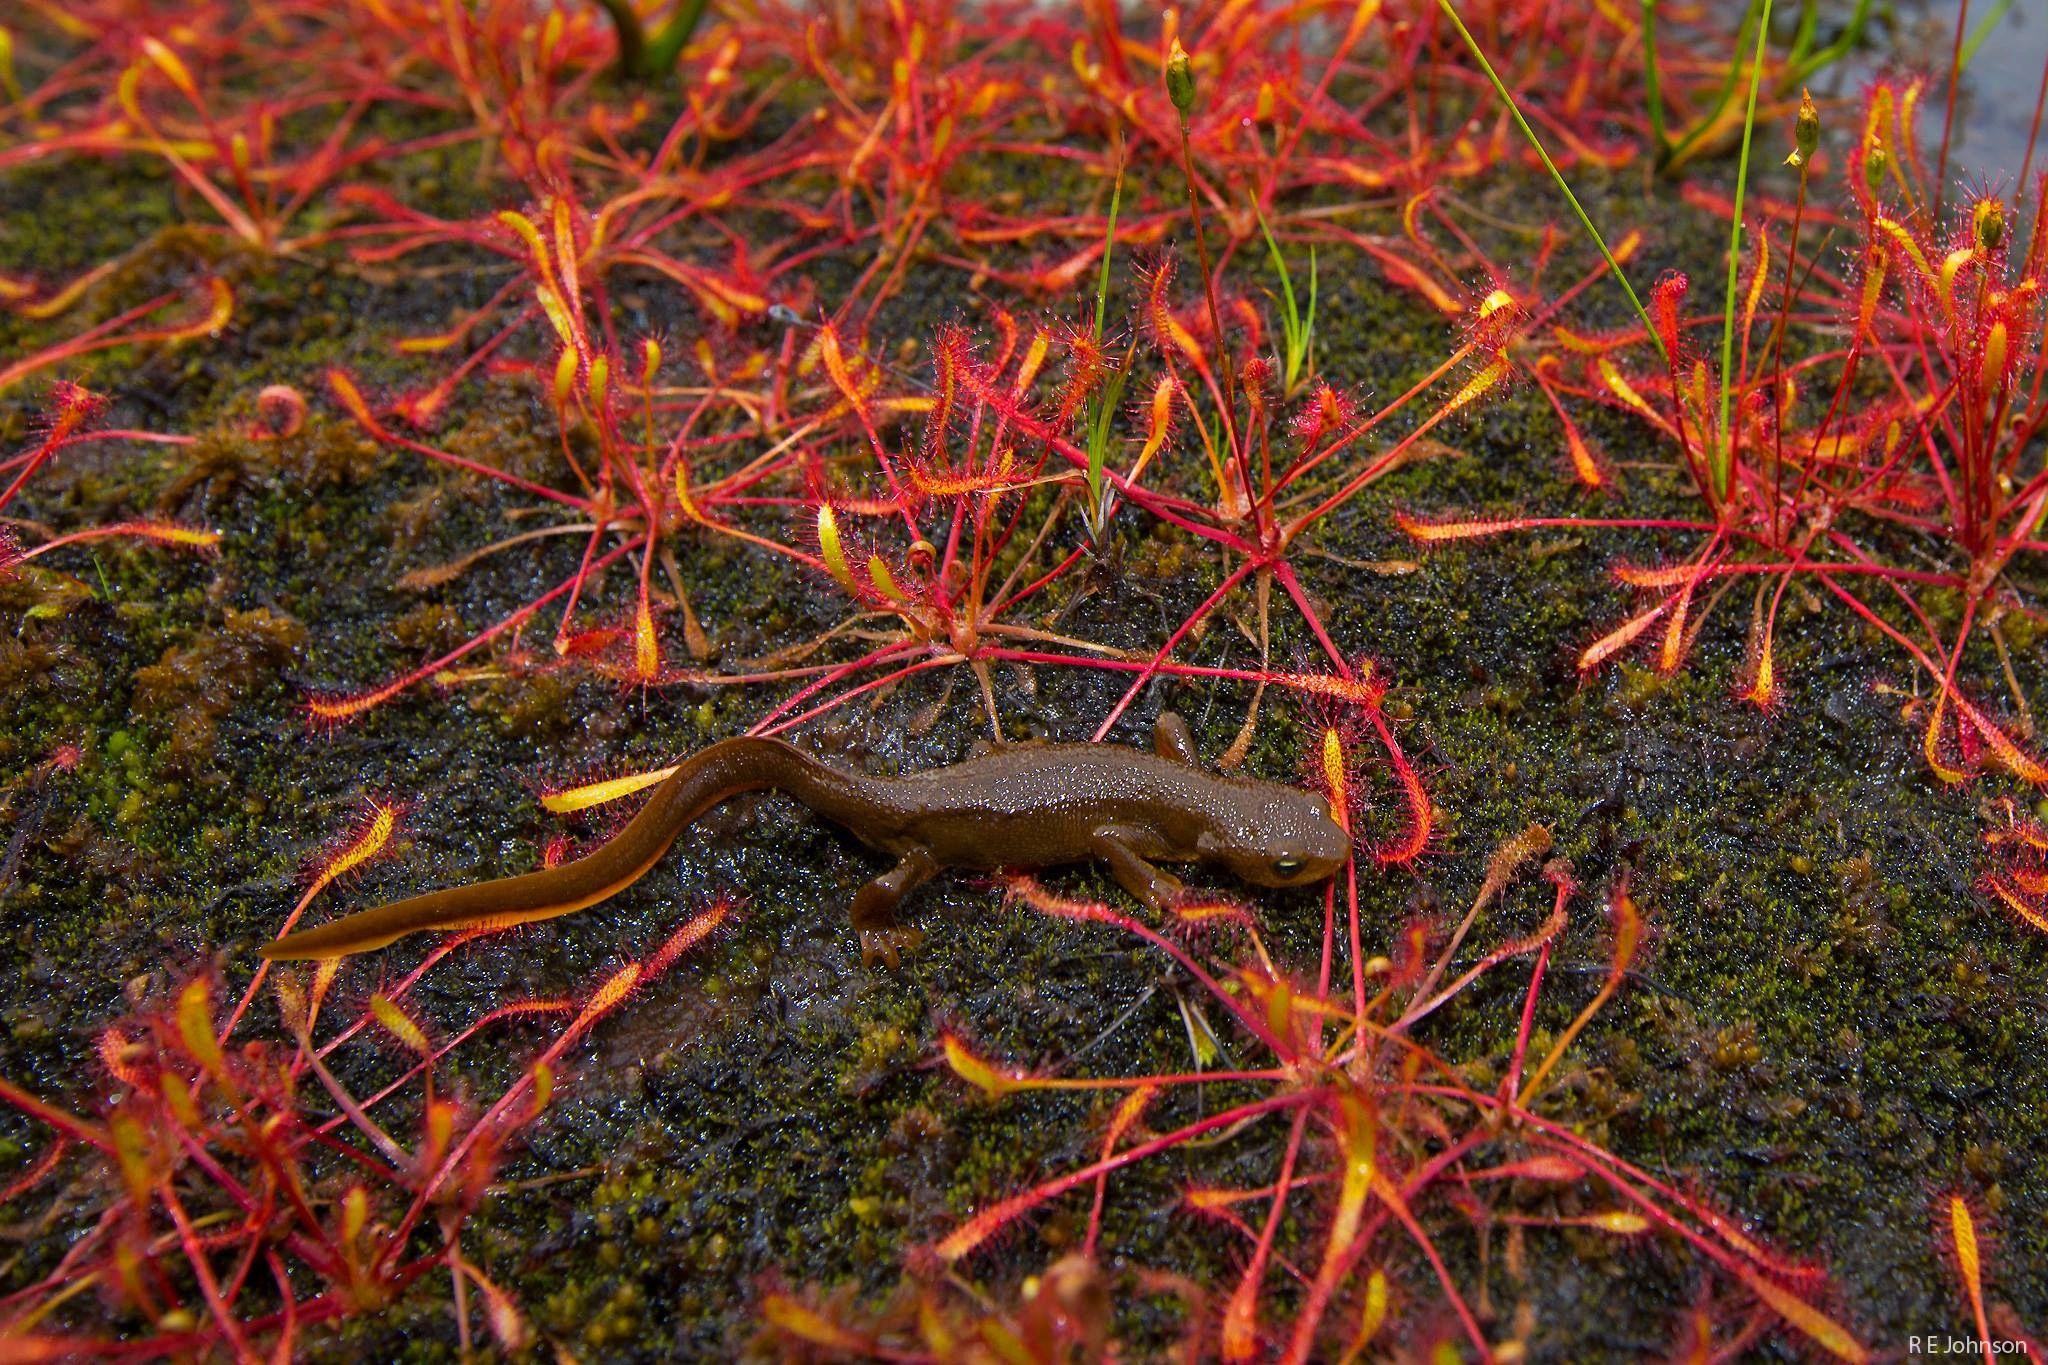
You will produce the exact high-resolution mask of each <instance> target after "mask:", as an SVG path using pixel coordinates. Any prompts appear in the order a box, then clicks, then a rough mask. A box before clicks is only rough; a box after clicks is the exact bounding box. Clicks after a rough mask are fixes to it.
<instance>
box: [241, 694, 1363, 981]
mask: <svg viewBox="0 0 2048 1365" xmlns="http://www.w3.org/2000/svg"><path fill="white" fill-rule="evenodd" d="M1154 740H1155V746H1154V747H1155V749H1156V752H1154V753H1145V752H1143V751H1142V750H1136V749H1128V748H1123V747H1121V746H1117V745H1107V744H1043V745H1026V746H1018V747H1014V748H1001V749H996V750H994V751H992V752H990V753H987V754H984V755H982V756H980V757H977V758H970V759H968V760H967V761H966V762H964V763H955V764H953V765H952V766H950V767H945V768H936V769H933V770H931V771H929V772H923V773H913V774H910V775H908V776H905V777H893V778H891V777H868V776H864V775H862V774H858V773H850V772H846V771H844V770H843V769H839V768H835V767H832V766H830V765H829V764H825V763H821V762H819V761H818V760H817V759H815V758H812V757H810V756H809V755H808V754H806V753H804V752H803V751H802V750H800V749H797V748H795V747H793V746H791V745H789V744H786V743H784V742H783V741H781V740H779V739H752V738H745V739H729V740H725V741H723V742H722V743H718V744H714V745H712V746H711V747H710V748H708V749H704V750H702V751H700V752H699V753H697V754H696V755H694V756H693V757H691V758H690V759H688V760H686V761H685V762H684V763H683V764H682V766H681V767H679V768H677V769H676V771H675V772H674V774H672V775H671V776H670V777H669V778H668V779H667V780H666V781H664V782H663V783H662V784H661V785H660V786H659V787H657V788H655V790H654V796H653V798H652V799H650V800H649V801H648V803H647V805H646V806H645V807H644V808H643V809H642V810H641V811H640V813H639V814H638V815H636V816H634V817H633V820H632V822H631V823H630V824H628V825H627V826H626V827H625V828H624V829H623V830H620V831H619V833H618V834H616V835H614V836H613V837H612V838H611V839H609V840H607V841H606V842H605V843H604V844H602V845H601V846H599V847H598V848H597V849H596V850H595V851H594V852H592V853H590V854H589V855H588V856H586V857H583V858H579V859H577V860H576V861H575V862H571V863H564V864H562V865H561V866H560V867H554V868H549V869H547V870H545V871H542V872H529V873H527V874H526V875H524V876H520V877H506V878H503V879H501V880H498V881H492V882H475V883H472V884H470V885H468V886H455V887H449V888H448V889H446V890H444V891H434V892H430V893H429V894H427V895H424V896H414V897H412V898H411V899H409V900H402V901H394V902H392V903H391V904H389V905H380V906H378V907H377V908H376V909H374V910H365V911H362V912H361V913H359V914H354V915H349V916H347V917H346V918H343V919H339V920H336V921H335V922H334V923H332V924H324V925H321V926H320V927H319V928H317V929H307V930H304V931H302V932H300V933H296V934H291V935H289V936H287V937H285V938H281V939H279V940H278V941H276V942H275V943H272V944H269V945H268V946H266V947H265V948H264V949H263V956H264V957H267V958H271V959H273V960H277V959H287V960H289V959H310V958H329V957H343V956H346V955H348V954H350V953H362V952H368V951H370V950H371V949H374V948H382V947H383V946H384V945H386V944H387V943H390V942H392V941H393V940H394V939H398V938H402V937H403V936H405V935H406V934H413V933H418V932H420V931H422V930H428V929H474V928H486V927H488V928H501V927H505V926H508V925H513V924H523V923H526V922H527V921H529V920H539V919H551V918H553V917H554V916H556V915H566V914H570V913H572V912H574V911H577V910H581V909H584V908H585V907H587V906H591V905H595V904H597V903H598V902H599V901H602V900H606V899H608V898H609V897H611V896H614V895H616V894H617V893H618V892H620V891H622V890H624V889H625V888H626V887H628V886H630V885H632V884H633V883H634V882H636V881H638V880H639V879H640V878H641V877H642V876H644V875H646V873H647V872H648V870H649V869H650V868H652V867H653V866H654V865H655V864H656V863H657V862H659V861H661V859H662V856H663V855H664V854H666V853H667V852H668V850H669V847H670V845H672V844H674V843H675V841H676V838H677V837H678V836H679V835H680V834H682V832H683V831H684V830H685V829H687V828H689V826H690V824H691V823H692V822H694V821H695V820H696V819H697V817H698V816H700V815H702V814H703V813H704V812H705V811H706V810H708V809H710V808H711V807H712V806H715V805H717V804H718V803H719V802H721V801H724V800H725V799H727V798H728V797H731V796H735V795H737V794H739V793H741V792H745V791H752V790H756V789H759V788H764V787H772V788H774V789H775V790H777V791H781V792H784V793H786V794H788V795H789V796H792V797H794V798H795V799H796V800H798V801H801V802H802V803H803V804H804V805H806V806H809V807H810V808H811V809H812V810H814V811H816V812H817V813H818V814H820V815H822V816H824V817H825V818H826V819H828V820H831V821H833V822H835V823H836V824H840V825H843V826H845V827H846V828H847V829H848V830H849V831H851V832H852V833H853V834H854V835H855V836H856V837H857V838H859V839H860V840H861V841H862V842H863V843H865V844H867V845H868V846H869V847H871V848H874V849H877V850H879V851H881V852H883V853H888V854H891V855H893V856H894V857H895V858H896V859H897V862H896V865H895V866H894V867H892V868H890V869H889V870H888V871H887V872H884V873H883V874H882V875H881V876H879V877H876V878H875V879H874V880H873V881H871V882H869V883H868V884H867V885H866V886H863V887H862V888H861V889H860V892H859V893H858V894H857V895H856V896H855V897H854V901H853V907H852V915H853V923H854V927H855V928H856V929H858V930H859V931H860V933H861V944H862V948H863V950H864V951H865V952H867V953H870V954H873V953H881V954H883V955H885V956H888V957H890V958H891V959H893V958H894V955H895V953H894V950H895V947H896V946H897V944H898V943H900V942H902V941H903V940H904V939H905V937H906V936H905V935H904V934H902V933H900V932H892V931H891V929H890V926H891V925H892V924H893V923H894V918H895V911H896V906H897V904H898V903H899V902H900V901H902V899H903V898H904V897H905V896H906V895H908V894H909V893H910V892H911V891H912V890H914V889H916V888H917V887H918V886H920V885H922V884H923V883H924V882H926V881H928V880H930V879H931V877H932V876H933V875H935V874H936V873H937V872H938V871H939V869H941V868H947V867H955V868H968V869H973V870H980V871H996V870H1015V869H1025V868H1038V867H1051V866H1056V865H1058V864H1061V863H1080V862H1089V861H1093V860H1100V861H1101V862H1104V863H1107V864H1108V865H1109V870H1110V872H1111V873H1112V874H1113V875H1114V876H1115V877H1116V879H1117V881H1118V882H1119V883H1121V884H1122V885H1123V887H1124V888H1125V889H1126V890H1127V891H1129V892H1130V893H1131V894H1132V895H1134V896H1136V897H1137V898H1138V899H1140V900H1142V901H1144V902H1145V903H1146V904H1147V905H1150V906H1152V907H1153V908H1154V909H1159V908H1162V907H1163V906H1164V905H1165V904H1166V903H1167V902H1168V901H1169V900H1170V899H1171V898H1172V897H1173V895H1174V894H1175V892H1177V891H1178V890H1179V889H1180V883H1179V882H1178V881H1176V880H1175V879H1174V878H1173V877H1171V876H1169V875H1168V874H1166V873H1164V872H1161V871H1160V870H1159V869H1158V868H1157V867H1155V866H1154V864H1155V863H1160V862H1166V863H1209V864H1214V865H1217V866H1220V867H1223V868H1225V869H1227V870H1228V871H1230V872H1231V873H1233V874H1234V875H1235V876H1237V877H1238V878H1239V879H1241V880H1243V881H1247V882H1252V883H1255V884H1257V885H1260V886H1304V885H1307V884H1309V883H1312V882H1318V881H1321V880H1322V879H1324V878H1325V877H1328V876H1330V875H1331V874H1332V873H1333V872H1335V871H1336V870H1337V869H1338V868H1340V867H1342V866H1343V865H1344V860H1345V859H1346V858H1348V857H1349V856H1350V854H1351V840H1350V837H1349V836H1348V835H1347V834H1346V833H1345V832H1344V829H1343V827H1342V826H1340V825H1339V824H1338V823H1337V822H1336V821H1335V820H1333V819H1332V818H1331V817H1330V812H1329V808H1328V807H1327V805H1325V804H1324V802H1322V801H1321V800H1319V799H1317V798H1316V797H1313V796H1310V795H1309V794H1307V793H1306V792H1302V791H1299V790H1297V789H1296V788H1294V787H1290V786H1286V785H1283V784H1281V783H1278V782H1265V781H1260V780H1257V779H1254V778H1244V777H1225V776H1221V775H1219V774H1216V773H1211V772H1207V771H1205V770H1203V769H1201V768H1198V767H1196V766H1195V763H1194V745H1193V742H1192V739H1191V737H1190V736H1189V734H1188V730H1187V726H1186V724H1185V723H1183V722H1182V721H1181V719H1180V718H1179V717H1178V716H1175V715H1172V714H1170V713H1169V714H1166V715H1162V716H1161V717H1160V718H1159V724H1158V727H1157V729H1156V730H1155V732H1154Z"/></svg>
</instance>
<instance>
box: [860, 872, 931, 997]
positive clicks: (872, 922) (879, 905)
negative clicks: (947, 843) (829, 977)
mask: <svg viewBox="0 0 2048 1365" xmlns="http://www.w3.org/2000/svg"><path fill="white" fill-rule="evenodd" d="M938 870H939V864H938V862H937V860H936V859H934V858H933V857H932V855H931V852H930V851H929V850H927V849H923V848H913V849H911V850H910V852H908V853H906V854H904V855H903V857H902V859H901V860H900V861H899V862H898V863H897V864H896V866H894V867H892V868H890V869H889V870H888V871H887V872H884V873H883V874H882V875H881V876H879V877H877V878H875V879H874V880H873V881H871V882H869V883H868V884H867V885H866V886H863V887H862V888H861V889H860V890H859V891H858V892H856V893H855V895H854V898H853V914H852V918H853V927H854V929H855V931H856V932H858V933H859V934H860V962H861V965H862V966H863V967H870V966H873V965H874V961H875V959H876V958H878V957H879V958H880V959H882V961H884V962H886V963H888V964H889V966H890V967H891V968H894V967H895V966H896V963H897V956H896V954H897V950H898V949H900V948H915V947H916V946H917V945H918V943H919V942H921V941H922V940H923V938H924V935H923V934H921V933H919V932H918V931H917V930H915V929H907V928H903V927H901V926H899V925H898V924H897V923H896V907H897V906H898V905H900V904H901V903H902V901H903V898H904V897H905V896H907V895H909V894H910V893H911V892H912V891H915V890H916V889H917V888H918V887H920V886H923V885H924V884H925V883H926V882H928V881H930V880H931V879H932V877H933V876H934V875H935V874H936V873H937V872H938Z"/></svg>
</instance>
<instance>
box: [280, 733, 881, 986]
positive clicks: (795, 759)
mask: <svg viewBox="0 0 2048 1365" xmlns="http://www.w3.org/2000/svg"><path fill="white" fill-rule="evenodd" d="M872 781H873V780H872V779H869V778H865V777H860V776H858V775H856V774H853V773H847V772H842V771H840V770H839V769H837V768H832V767H828V766H826V765H825V764H823V763H820V762H818V761H817V760H816V759H814V758H812V757H810V756H809V755H808V754H806V753H804V752H803V751H802V750H800V749H797V748H795V747H793V746H791V745H789V744H785V743H784V742H783V741H781V740H779V739H754V738H741V739H728V740H724V741H721V742H720V743H717V744H714V745H712V746H711V747H710V748H708V749H704V750H701V751H700V752H698V753H696V754H693V755H692V756H691V757H690V758H689V759H687V760H685V761H684V763H683V764H682V766H681V767H679V768H677V769H676V771H675V772H674V773H672V774H671V775H670V776H669V778H668V780H667V781H665V782H663V783H662V784H661V785H660V786H659V787H656V788H655V789H654V795H653V797H652V798H650V799H649V801H648V802H647V804H646V806H644V807H643V808H642V809H641V811H640V813H639V814H638V815H636V816H634V817H633V819H632V821H631V823H629V824H628V825H627V826H626V827H625V828H624V829H622V830H620V831H619V832H618V833H617V834H616V835H614V836H612V837H611V838H610V839H608V840H606V841H605V842H604V843H603V844H601V845H599V846H598V847H597V848H596V849H594V850H592V851H591V852H590V853H589V854H587V855H585V856H584V857H581V858H578V859H577V860H576V861H574V862H570V863H563V864H562V865H561V866H560V867H551V868H548V869H546V870H544V871H540V872H528V873H526V874H525V875H523V876H518V877H504V878H500V879H499V880H497V881H491V882H472V883H470V884H469V885H467V886H451V887H448V888H446V889H445V890H441V891H432V892H429V893H428V894H426V895H424V896H414V897H411V898H410V899H408V900H402V901H393V902H391V903H390V904H389V905H380V906H378V907H376V908H375V909H373V910H364V911H361V912H359V913H357V914H353V915H348V916H346V917H344V918H342V919H338V920H336V921H334V922H333V923H332V924H323V925H321V926H320V927H319V928H317V929H305V930H301V931H300V932H299V933H296V934H289V935H286V936H285V937H284V938H281V939H278V940H277V941H276V942H274V943H270V944H266V945H265V946H264V948H263V950H262V952H263V956H264V957H266V958H269V959H271V960H272V961H295V960H307V959H317V958H329V957H345V956H347V955H349V954H351V953H364V952H369V951H371V950H372V949H375V948H382V947H383V946H384V945H385V944H387V943H390V942H392V941H393V940H395V939H399V938H403V937H404V936H405V935H407V934H415V933H419V932H421V931H423V930H428V929H485V928H489V929H498V928H505V927H508V926H510V925H514V924H525V923H527V922H528V921H530V920H541V919H552V918H554V917H555V916H556V915H567V914H573V913H574V912H576V911H578V910H582V909H585V908H586V907H588V906H592V905H596V904H597V903H598V902H599V901H602V900H608V899H610V898H611V897H612V896H615V895H617V894H618V893H619V892H621V891H623V890H625V889H626V888H627V887H629V886H631V885H632V884H633V883H634V882H636V881H639V880H640V878H642V877H643V876H645V875H646V874H647V872H648V870H649V869H651V868H652V867H653V866H654V865H655V864H656V863H658V862H660V861H661V859H662V856H663V855H664V854H666V853H667V852H668V850H669V848H670V846H671V845H673V844H674V843H675V841H676V838H677V836H679V835H680V834H681V833H682V832H683V831H684V830H685V829H687V828H689V826H690V824H691V823H692V822H693V821H695V820H696V819H697V817H698V816H700V815H702V814H703V813H704V812H705V811H706V810H708V809H710V808H711V807H712V806H715V805H717V804H718V803H719V802H721V801H723V800H725V799H726V798H727V797H730V796H736V795H738V794H739V793H740V792H744V791H752V790H755V789H758V788H762V787H774V788H777V789H779V790H781V791H785V792H788V793H789V794H790V795H791V796H794V797H796V798H797V799H798V800H799V801H802V802H803V803H804V804H805V805H807V806H810V807H812V808H813V809H815V810H818V811H820V812H821V813H823V814H825V815H827V816H832V817H834V818H843V815H842V812H844V811H846V810H847V809H848V808H850V807H856V806H858V805H860V804H862V803H863V802H864V801H866V800H871V799H872V797H871V796H870V795H869V794H868V793H867V792H866V791H865V790H864V789H866V788H867V787H869V786H870V785H871V784H872Z"/></svg>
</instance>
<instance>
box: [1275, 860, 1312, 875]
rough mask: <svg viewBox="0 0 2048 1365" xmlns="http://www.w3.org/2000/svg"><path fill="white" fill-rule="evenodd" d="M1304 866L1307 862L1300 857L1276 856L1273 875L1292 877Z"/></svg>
mask: <svg viewBox="0 0 2048 1365" xmlns="http://www.w3.org/2000/svg"><path fill="white" fill-rule="evenodd" d="M1304 866H1306V864H1304V863H1303V862H1302V860H1301V859H1299V858H1275V859H1274V860H1273V875H1275V876H1277V877H1292V876H1293V875H1294V874H1295V873H1297V872H1299V871H1301V869H1302V868H1303V867H1304Z"/></svg>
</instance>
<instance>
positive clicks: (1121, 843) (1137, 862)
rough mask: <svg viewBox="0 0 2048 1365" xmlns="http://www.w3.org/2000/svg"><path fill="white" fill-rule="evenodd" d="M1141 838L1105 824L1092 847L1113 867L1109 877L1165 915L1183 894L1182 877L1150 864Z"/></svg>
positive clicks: (1097, 854) (1096, 834) (1091, 842)
mask: <svg viewBox="0 0 2048 1365" xmlns="http://www.w3.org/2000/svg"><path fill="white" fill-rule="evenodd" d="M1141 839H1142V836H1140V835H1139V834H1138V833H1137V832H1136V831H1133V830H1128V829H1123V828H1120V827H1118V826H1115V825H1105V826H1103V827H1102V828H1101V829H1098V830H1096V831H1095V833H1094V834H1093V835H1092V836H1091V837H1090V839H1089V846H1090V848H1091V849H1092V850H1093V851H1094V854H1095V856H1096V857H1098V858H1100V859H1101V860H1102V861H1103V862H1105V863H1108V864H1109V874H1110V875H1111V876H1112V877H1115V878H1116V880H1117V884H1118V885H1119V886H1121V887H1123V889H1124V890H1126V891H1128V892H1130V893H1131V894H1132V895H1133V896H1136V897H1137V898H1138V899H1139V900H1141V901H1143V902H1145V904H1146V905H1147V906H1149V907H1151V908H1152V909H1153V910H1156V911H1159V912H1160V913H1162V914H1164V913H1165V912H1166V910H1167V908H1168V907H1169V906H1171V905H1172V904H1173V899H1174V897H1175V896H1177V895H1179V894H1180V878H1178V877H1175V876H1173V875H1172V874H1171V873H1167V872H1161V871H1160V870H1159V869H1158V868H1156V867H1154V866H1152V864H1151V863H1149V862H1147V861H1146V859H1145V855H1144V854H1142V853H1140V852H1139V851H1138V849H1137V844H1138V842H1140V840H1141Z"/></svg>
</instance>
